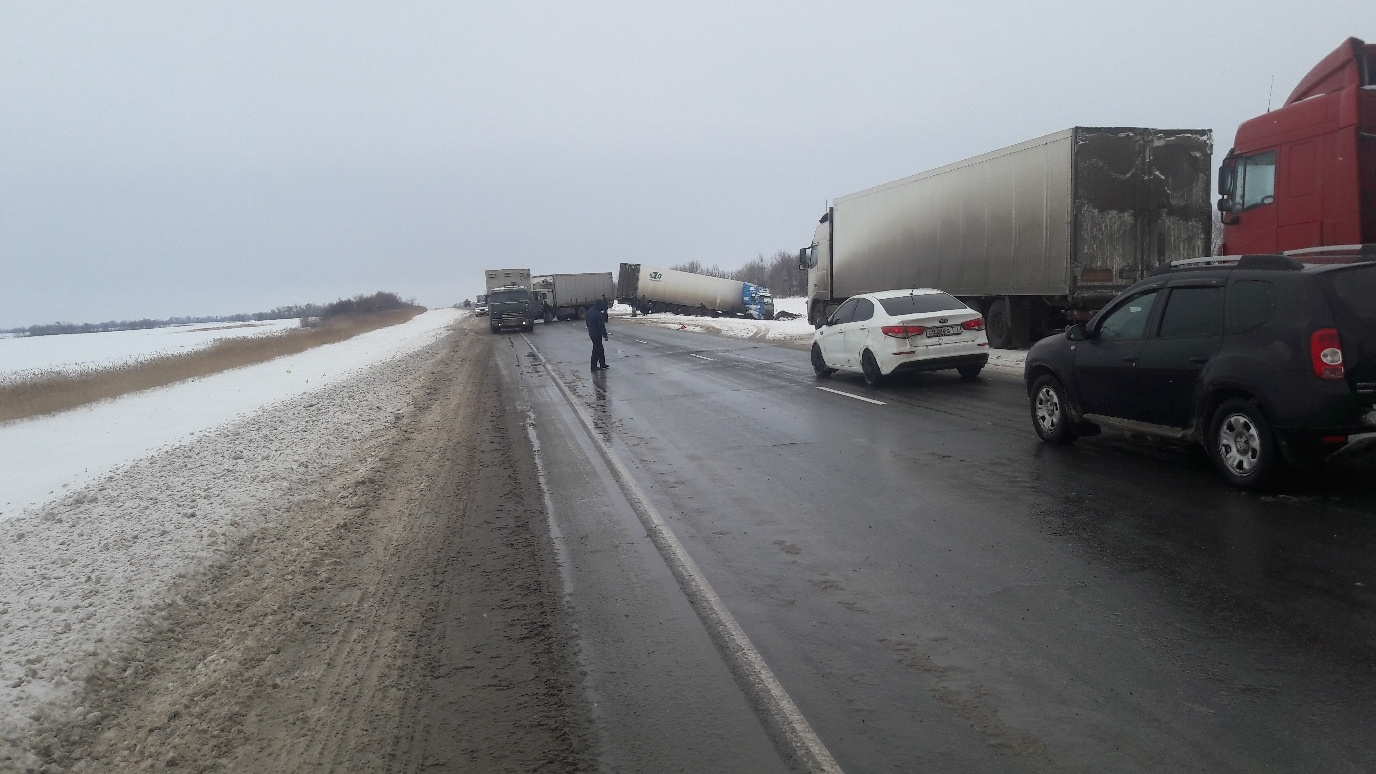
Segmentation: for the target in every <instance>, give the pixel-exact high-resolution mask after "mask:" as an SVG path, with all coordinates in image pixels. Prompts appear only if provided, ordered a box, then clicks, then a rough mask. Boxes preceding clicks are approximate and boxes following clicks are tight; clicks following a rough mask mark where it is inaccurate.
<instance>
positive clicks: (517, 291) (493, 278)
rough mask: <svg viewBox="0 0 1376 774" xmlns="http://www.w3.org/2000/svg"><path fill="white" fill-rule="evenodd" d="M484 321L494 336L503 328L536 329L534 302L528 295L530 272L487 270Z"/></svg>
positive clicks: (526, 270)
mask: <svg viewBox="0 0 1376 774" xmlns="http://www.w3.org/2000/svg"><path fill="white" fill-rule="evenodd" d="M483 273H484V275H486V277H487V321H488V325H489V326H490V327H491V329H492V332H493V333H499V332H501V330H502V329H503V328H520V329H521V330H523V331H530V330H534V329H535V311H536V306H535V301H534V299H533V298H532V297H531V293H530V269H488V270H487V271H485V272H483Z"/></svg>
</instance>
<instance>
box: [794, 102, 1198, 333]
mask: <svg viewBox="0 0 1376 774" xmlns="http://www.w3.org/2000/svg"><path fill="white" fill-rule="evenodd" d="M1212 154H1213V133H1212V132H1210V131H1209V130H1207V129H1145V128H1136V127H1122V128H1093V127H1074V128H1071V129H1066V130H1065V131H1061V132H1057V133H1055V134H1050V135H1047V136H1045V137H1039V138H1037V139H1035V140H1029V141H1027V142H1024V143H1021V144H1019V145H1013V146H1011V147H1008V148H1004V149H1002V150H997V151H994V152H992V153H986V154H984V155H982V156H976V157H974V158H971V159H966V160H965V161H959V162H956V163H954V164H949V165H947V166H944V167H941V168H939V169H933V170H931V171H930V172H923V173H921V174H917V175H913V176H912V177H906V178H903V179H902V180H895V181H894V182H891V183H885V184H884V185H880V186H875V187H874V188H869V189H867V190H864V191H860V192H859V193H853V194H850V195H849V196H843V197H841V198H839V199H837V200H836V201H835V202H834V203H833V205H832V207H831V208H830V209H828V210H827V213H826V214H825V215H823V216H822V219H821V221H820V225H819V226H818V227H817V230H816V233H815V234H814V236H813V239H812V244H811V245H810V246H809V247H806V248H804V249H803V250H802V252H801V253H800V254H799V256H798V264H799V268H800V269H806V270H807V271H808V321H809V322H811V323H813V324H814V325H821V323H822V321H823V320H825V319H826V317H827V315H829V314H830V313H831V311H832V310H833V309H834V308H835V307H836V306H837V305H839V304H840V303H841V302H843V301H845V300H846V299H847V298H849V297H851V296H853V295H856V294H859V293H868V292H873V291H879V290H898V289H902V288H921V287H930V288H939V289H941V290H944V291H946V292H947V293H950V294H951V295H953V296H956V297H958V298H960V299H961V300H962V301H964V302H965V303H967V304H969V305H970V306H971V307H973V308H975V309H978V310H980V311H981V312H982V313H983V314H984V315H985V317H986V318H987V320H988V333H989V343H990V344H991V345H992V346H995V347H1000V348H1008V347H1023V346H1026V345H1027V344H1028V343H1030V342H1031V341H1033V340H1035V339H1038V338H1040V337H1042V336H1045V335H1048V334H1050V333H1053V332H1055V331H1057V330H1060V329H1061V328H1064V327H1065V326H1066V325H1068V324H1070V323H1072V322H1075V321H1079V320H1086V319H1089V317H1090V316H1092V315H1093V313H1094V312H1095V311H1096V310H1098V309H1099V308H1100V307H1101V306H1103V305H1104V303H1106V302H1107V301H1109V300H1110V299H1112V298H1113V297H1114V296H1115V295H1117V294H1118V292H1119V291H1121V290H1123V289H1124V288H1126V287H1127V286H1128V285H1131V284H1132V283H1134V282H1136V281H1137V280H1139V279H1141V278H1142V277H1145V276H1146V275H1147V274H1149V273H1150V272H1151V271H1152V269H1154V268H1156V267H1157V266H1158V265H1160V264H1162V263H1166V262H1169V261H1173V260H1178V259H1183V258H1199V257H1202V256H1207V255H1209V253H1210V248H1211V236H1212V223H1213V213H1212V211H1211V209H1210V204H1211V202H1210V194H1211V191H1210V189H1209V177H1210V172H1211V167H1210V165H1211V163H1212Z"/></svg>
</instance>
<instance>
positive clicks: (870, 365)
mask: <svg viewBox="0 0 1376 774" xmlns="http://www.w3.org/2000/svg"><path fill="white" fill-rule="evenodd" d="M860 372H861V373H862V374H864V375H865V384H868V385H869V386H871V387H878V386H879V385H880V383H882V382H883V381H884V372H883V371H880V370H879V361H878V360H875V359H874V353H873V352H870V351H869V350H868V349H867V350H865V353H864V354H863V355H861V356H860Z"/></svg>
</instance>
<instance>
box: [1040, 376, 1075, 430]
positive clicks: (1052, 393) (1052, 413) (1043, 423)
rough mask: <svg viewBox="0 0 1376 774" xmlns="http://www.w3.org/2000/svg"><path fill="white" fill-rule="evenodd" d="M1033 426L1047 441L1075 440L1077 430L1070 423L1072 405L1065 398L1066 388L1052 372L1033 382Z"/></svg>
mask: <svg viewBox="0 0 1376 774" xmlns="http://www.w3.org/2000/svg"><path fill="white" fill-rule="evenodd" d="M1031 399H1032V427H1033V428H1035V429H1036V431H1037V435H1038V436H1039V437H1040V438H1041V439H1042V440H1043V441H1046V442H1047V443H1070V442H1071V441H1074V440H1075V430H1074V428H1072V427H1071V425H1070V406H1069V404H1068V403H1067V402H1066V399H1065V388H1064V387H1062V386H1061V383H1060V382H1059V381H1057V380H1056V377H1054V376H1051V375H1050V374H1044V375H1042V376H1041V377H1039V378H1038V379H1037V381H1035V382H1033V383H1032V393H1031Z"/></svg>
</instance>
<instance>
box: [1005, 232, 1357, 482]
mask: <svg viewBox="0 0 1376 774" xmlns="http://www.w3.org/2000/svg"><path fill="white" fill-rule="evenodd" d="M1302 258H1303V260H1304V261H1307V263H1301V262H1300V261H1299V260H1296V258H1295V257H1290V256H1283V255H1246V256H1241V257H1231V258H1230V257H1224V258H1201V259H1196V260H1193V261H1189V260H1187V261H1176V262H1174V263H1172V264H1171V265H1169V266H1163V267H1161V269H1158V271H1157V273H1156V274H1154V275H1153V276H1152V277H1149V278H1147V279H1145V280H1143V281H1141V282H1139V283H1137V284H1135V285H1133V286H1132V287H1131V288H1129V289H1127V290H1126V291H1124V292H1123V293H1122V294H1121V295H1120V296H1119V297H1118V298H1116V299H1114V300H1113V302H1112V303H1110V304H1108V305H1107V306H1105V307H1104V309H1103V310H1102V311H1100V312H1099V314H1098V315H1096V316H1095V317H1094V319H1092V320H1090V321H1089V323H1088V324H1085V325H1074V326H1072V327H1071V328H1069V329H1068V330H1067V331H1065V333H1063V334H1061V335H1058V336H1053V337H1050V338H1046V339H1043V340H1042V341H1039V342H1037V344H1036V345H1034V346H1033V347H1032V349H1031V351H1029V352H1028V354H1027V365H1026V370H1025V372H1024V375H1023V379H1024V381H1025V383H1026V387H1027V394H1028V399H1029V404H1030V407H1031V413H1032V425H1033V427H1034V428H1035V429H1036V431H1037V434H1038V435H1039V436H1040V437H1041V438H1042V440H1043V441H1046V442H1048V443H1070V442H1071V441H1074V440H1075V439H1076V438H1077V437H1079V436H1083V435H1097V434H1098V432H1099V429H1100V426H1101V425H1102V426H1111V427H1118V428H1123V429H1127V430H1132V431H1136V432H1139V433H1150V434H1155V435H1162V436H1167V437H1171V438H1179V439H1185V440H1192V441H1195V442H1198V443H1202V444H1203V445H1204V447H1205V449H1206V450H1207V451H1208V454H1209V457H1210V458H1211V459H1212V460H1213V464H1214V466H1215V467H1216V468H1217V469H1218V470H1219V472H1220V473H1222V475H1223V477H1224V478H1226V479H1227V480H1228V483H1230V484H1232V485H1233V486H1236V487H1240V488H1243V489H1255V488H1258V487H1262V486H1264V485H1265V484H1266V483H1267V482H1268V480H1269V479H1270V478H1271V476H1272V475H1273V474H1274V473H1275V472H1276V470H1277V469H1278V468H1279V467H1280V465H1281V461H1282V459H1284V460H1288V461H1291V462H1294V463H1297V464H1303V463H1305V462H1310V461H1315V460H1321V459H1324V458H1329V457H1333V456H1335V455H1336V456H1346V455H1351V454H1356V453H1359V452H1362V451H1364V450H1368V449H1369V448H1371V447H1372V444H1373V442H1376V407H1373V406H1374V404H1376V306H1373V305H1372V303H1371V299H1373V298H1376V253H1368V254H1366V255H1362V254H1359V253H1347V254H1343V253H1339V252H1333V253H1328V254H1316V253H1313V252H1307V254H1306V255H1304V256H1302Z"/></svg>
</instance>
